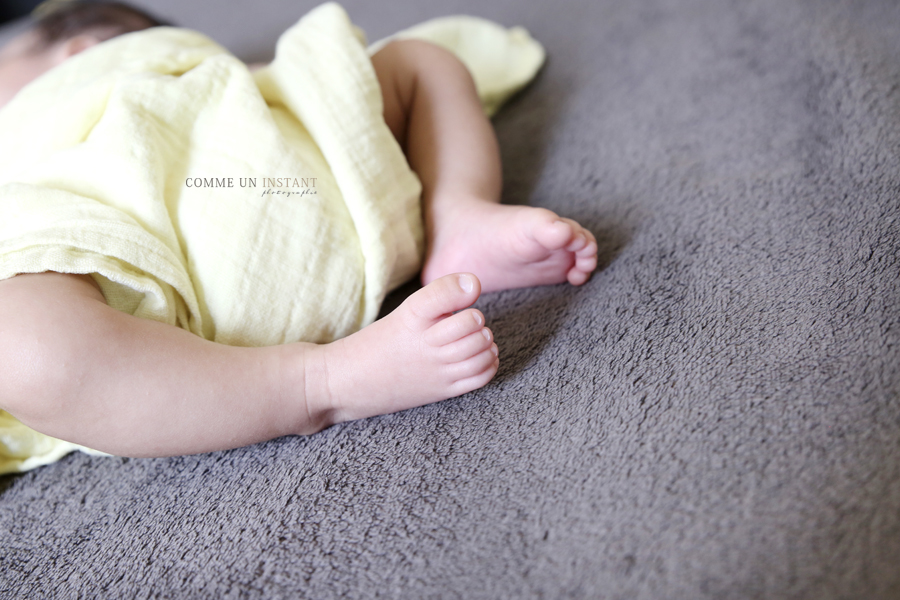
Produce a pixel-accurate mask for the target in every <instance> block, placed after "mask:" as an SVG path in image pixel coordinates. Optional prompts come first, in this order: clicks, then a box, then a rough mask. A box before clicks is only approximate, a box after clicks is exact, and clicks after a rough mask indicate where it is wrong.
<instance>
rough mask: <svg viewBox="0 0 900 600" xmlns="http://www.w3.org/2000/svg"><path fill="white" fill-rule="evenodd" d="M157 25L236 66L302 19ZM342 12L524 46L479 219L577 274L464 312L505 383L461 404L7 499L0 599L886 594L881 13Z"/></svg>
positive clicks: (897, 54)
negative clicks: (552, 213) (534, 57)
mask: <svg viewBox="0 0 900 600" xmlns="http://www.w3.org/2000/svg"><path fill="white" fill-rule="evenodd" d="M143 3H144V4H146V5H149V4H151V3H150V1H149V0H146V1H145V2H143ZM152 4H153V6H154V7H156V10H157V12H159V13H160V14H162V15H163V16H165V17H168V18H172V19H174V20H176V21H179V22H181V23H184V24H186V25H189V26H192V27H195V28H199V29H202V30H205V31H207V32H209V33H211V34H212V35H214V36H215V37H218V38H219V39H221V40H223V41H224V42H225V43H226V44H228V45H230V47H232V48H233V49H234V50H235V51H236V52H238V53H239V54H241V55H243V56H246V57H250V58H260V57H263V56H264V55H265V53H266V51H268V50H270V48H271V42H272V40H273V39H274V37H275V36H276V35H277V33H278V32H279V31H280V30H281V29H283V28H284V27H286V26H287V25H288V24H289V23H290V22H292V21H293V20H294V19H296V18H297V17H299V16H300V14H302V13H303V12H305V10H307V9H308V8H310V6H311V5H310V4H304V5H303V6H296V3H295V2H293V1H291V0H277V1H271V2H266V3H265V4H260V3H255V2H253V1H252V0H242V1H240V2H237V1H235V2H232V3H230V5H229V6H231V7H232V8H231V9H230V10H223V9H222V8H220V7H221V6H222V5H223V3H220V2H214V1H213V0H204V1H202V2H201V1H198V2H194V3H191V4H189V5H188V4H187V3H184V2H180V1H176V0H165V1H163V2H153V3H152ZM262 6H264V7H265V8H264V9H263V8H261V7H262ZM345 6H346V7H347V8H348V10H349V12H350V14H351V16H352V17H353V18H354V20H355V21H356V22H357V23H358V24H359V25H361V26H362V27H363V28H365V29H366V30H367V31H368V33H369V34H370V38H371V39H377V38H378V37H380V36H382V35H385V34H388V33H390V32H392V31H394V30H397V29H400V28H401V27H405V26H407V25H410V24H412V23H415V22H417V21H420V20H423V19H425V18H428V17H431V16H437V15H439V14H449V13H458V12H469V13H474V14H478V15H481V16H485V17H488V18H492V19H495V20H498V21H501V22H503V23H505V24H507V25H513V24H521V25H524V26H526V27H527V28H528V29H529V30H530V31H532V33H533V34H534V35H535V37H536V38H537V39H538V40H540V41H541V42H542V43H544V44H545V45H546V47H547V50H548V53H549V57H550V58H549V62H548V64H547V66H546V68H545V70H544V72H543V74H542V75H541V77H540V78H539V80H538V81H537V82H536V84H535V85H533V86H532V87H531V88H529V89H528V90H526V91H525V92H524V93H523V94H522V95H521V96H520V97H519V98H518V99H517V100H516V101H514V102H513V103H512V104H511V105H510V106H508V107H507V108H506V109H504V111H503V112H502V113H501V114H500V115H498V117H497V118H496V119H495V124H496V127H497V130H498V132H499V136H500V140H501V144H502V148H503V152H504V163H505V177H506V182H507V186H506V196H505V197H506V200H507V201H508V202H522V203H531V204H534V205H540V206H547V207H549V208H552V209H554V210H556V211H558V212H560V213H561V214H563V215H566V216H571V217H574V218H577V219H579V220H581V221H582V222H584V223H585V224H586V225H587V226H589V227H590V228H591V229H592V230H593V231H594V232H595V233H596V234H597V237H598V238H599V239H600V240H601V253H602V259H603V260H602V262H603V269H602V270H601V271H600V272H598V273H597V274H596V275H595V276H594V278H593V279H592V280H591V281H590V282H589V283H588V284H587V285H585V286H584V287H582V288H572V287H568V286H554V287H545V288H540V289H530V290H520V291H510V292H503V293H497V294H492V295H487V296H485V297H483V299H482V300H481V301H480V302H479V307H481V308H482V309H483V310H484V312H485V314H486V315H487V317H488V320H489V324H490V326H491V327H492V328H493V330H494V332H495V334H496V338H497V341H498V344H499V346H500V348H501V358H502V366H501V372H500V374H499V376H498V377H497V379H496V381H494V382H493V383H491V384H490V385H489V386H487V387H486V388H484V389H483V390H480V391H477V392H475V393H471V394H468V395H466V396H464V397H461V398H458V399H454V400H450V401H447V402H443V403H439V404H436V405H432V406H428V407H424V408H421V409H415V410H410V411H407V412H404V413H401V414H396V415H390V416H385V417H380V418H374V419H369V420H366V421H361V422H356V423H351V424H347V425H343V426H338V427H334V428H332V429H330V430H327V431H325V432H322V433H320V434H318V435H315V436H312V437H309V438H299V437H295V438H285V439H280V440H276V441H273V442H270V443H266V444H261V445H258V446H254V447H250V448H245V449H240V450H235V451H231V452H221V453H217V454H211V455H204V456H190V457H182V458H173V459H167V460H127V459H102V458H91V457H88V456H84V455H72V456H70V457H68V458H67V459H65V460H63V461H62V462H60V463H58V464H56V465H53V466H50V467H46V468H42V469H39V470H37V471H34V472H32V473H29V474H27V475H23V476H20V477H17V478H13V479H7V480H6V482H5V484H6V485H7V486H8V488H7V489H6V490H5V491H4V492H3V495H2V496H0V548H2V550H0V552H2V554H0V594H2V595H4V596H5V597H10V598H51V597H52V598H59V597H84V598H94V597H110V598H113V597H115V598H119V597H122V598H125V597H127V598H157V597H158V598H373V597H397V598H467V599H469V598H567V597H571V598H623V599H624V598H648V599H651V598H684V599H695V598H717V599H718V598H809V599H817V600H818V599H831V598H867V599H876V598H900V368H898V367H900V325H898V316H900V289H898V288H900V284H898V280H900V267H898V259H897V255H898V245H900V244H898V240H900V3H897V2H896V1H895V0H884V1H878V0H858V1H852V2H851V1H849V0H848V1H830V0H808V1H804V0H747V1H736V0H734V1H723V0H636V1H633V2H619V1H616V0H602V1H598V0H578V1H571V0H559V1H557V2H546V3H539V2H532V3H528V4H524V3H521V2H518V1H514V0H505V1H503V2H500V1H498V2H491V3H484V2H476V1H475V0H458V1H451V2H438V1H437V0H429V1H427V2H413V1H412V0H403V1H399V2H392V3H391V4H390V7H391V9H395V10H392V11H385V10H384V7H383V6H380V5H378V4H377V3H366V2H363V1H362V0H354V1H352V2H347V3H346V4H345ZM403 6H406V7H408V9H407V10H405V11H400V10H399V8H400V7H403ZM204 12H209V13H210V14H209V16H204Z"/></svg>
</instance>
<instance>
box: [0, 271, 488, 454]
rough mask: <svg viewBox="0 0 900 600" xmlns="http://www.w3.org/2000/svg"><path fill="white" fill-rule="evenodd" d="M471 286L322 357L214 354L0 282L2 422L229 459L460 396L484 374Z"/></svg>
mask: <svg viewBox="0 0 900 600" xmlns="http://www.w3.org/2000/svg"><path fill="white" fill-rule="evenodd" d="M479 292H480V286H479V284H478V280H477V279H476V278H475V277H474V276H472V275H470V274H457V275H450V276H447V277H442V278H440V279H438V280H436V281H434V282H432V283H431V284H429V285H427V286H425V287H424V288H422V289H421V290H419V291H417V292H416V293H414V294H413V295H412V296H410V297H409V298H407V299H406V301H405V302H404V303H403V304H402V305H400V306H399V307H398V308H397V309H396V310H395V311H394V312H392V313H391V314H389V315H388V316H386V317H385V318H383V319H381V320H379V321H376V322H375V323H373V324H372V325H369V326H368V327H366V328H365V329H363V330H362V331H359V332H357V333H355V334H353V335H351V336H349V337H347V338H344V339H342V340H338V341H337V342H333V343H331V344H323V345H316V344H308V343H302V342H300V343H294V344H284V345H280V346H269V347H264V348H242V347H233V346H226V345H223V344H216V343H213V342H210V341H207V340H204V339H201V338H200V337H198V336H196V335H193V334H191V333H189V332H187V331H184V330H183V329H179V328H177V327H174V326H172V325H167V324H164V323H158V322H156V321H151V320H148V319H140V318H137V317H133V316H131V315H128V314H126V313H123V312H120V311H118V310H115V309H113V308H111V307H110V306H108V305H107V304H106V301H105V299H104V297H103V294H102V293H101V291H100V289H99V288H98V287H97V286H96V285H95V284H94V282H93V280H92V279H91V278H89V277H86V276H75V275H64V274H60V273H37V274H29V275H18V276H16V277H12V278H10V279H6V280H3V281H0V375H2V376H0V409H3V410H7V411H9V412H10V413H12V414H13V415H14V416H16V417H17V418H19V419H20V420H21V421H23V422H24V423H25V424H26V425H29V426H31V427H33V428H34V429H36V430H38V431H41V432H43V433H46V434H48V435H51V436H54V437H58V438H62V439H64V440H68V441H71V442H75V443H78V444H82V445H85V446H88V447H90V448H95V449H97V450H104V451H107V452H111V453H113V454H118V455H122V456H168V455H174V454H190V453H195V452H209V451H213V450H224V449H228V448H235V447H238V446H244V445H247V444H252V443H254V442H259V441H262V440H268V439H272V438H275V437H279V436H282V435H289V434H309V433H314V432H316V431H319V430H320V429H322V428H324V427H327V426H328V425H330V424H332V423H336V422H340V421H346V420H348V419H358V418H362V417H370V416H374V415H380V414H385V413H389V412H394V411H399V410H403V409H405V408H411V407H414V406H419V405H422V404H426V403H429V402H435V401H438V400H443V399H445V398H450V397H452V396H457V395H459V394H463V393H465V392H469V391H471V390H474V389H476V388H479V387H481V386H483V385H485V384H486V383H487V382H488V381H490V379H491V378H492V377H493V376H494V375H495V374H496V372H497V367H498V359H497V346H496V345H494V343H493V339H492V336H491V332H490V331H489V330H488V329H487V328H486V327H484V316H483V315H482V314H481V313H480V312H478V311H477V310H475V309H466V307H468V306H470V305H471V304H472V303H473V302H475V300H476V298H477V297H478V294H479Z"/></svg>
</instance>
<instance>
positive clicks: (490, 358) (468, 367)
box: [451, 344, 498, 381]
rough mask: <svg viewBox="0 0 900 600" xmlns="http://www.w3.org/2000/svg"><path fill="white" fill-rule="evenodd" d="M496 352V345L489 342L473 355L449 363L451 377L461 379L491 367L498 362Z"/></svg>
mask: <svg viewBox="0 0 900 600" xmlns="http://www.w3.org/2000/svg"><path fill="white" fill-rule="evenodd" d="M497 354H498V352H497V345H496V344H491V346H490V348H487V349H486V350H483V351H481V352H479V353H478V354H476V355H475V356H473V357H471V358H468V359H466V360H464V361H462V362H458V363H455V364H453V365H451V369H452V376H453V379H455V380H456V381H461V380H464V379H468V378H470V377H474V376H476V375H478V374H479V373H483V372H484V371H487V370H489V369H491V368H492V367H493V365H495V364H496V363H497V362H498V361H497Z"/></svg>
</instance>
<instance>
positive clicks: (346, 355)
mask: <svg viewBox="0 0 900 600" xmlns="http://www.w3.org/2000/svg"><path fill="white" fill-rule="evenodd" d="M480 293H481V285H480V283H479V281H478V278H477V277H475V276H474V275H471V274H468V273H456V274H452V275H447V276H445V277H441V278H440V279H437V280H436V281H434V282H432V283H430V284H428V285H426V286H425V287H423V288H422V289H420V290H418V291H417V292H415V293H414V294H412V295H411V296H410V297H409V298H407V299H406V300H405V301H404V302H403V304H401V305H400V306H399V307H397V309H396V310H394V311H393V312H392V313H390V314H389V315H387V316H386V317H384V318H383V319H380V320H378V321H376V322H374V323H372V324H371V325H369V326H368V327H366V328H364V329H362V330H360V331H358V332H356V333H354V334H353V335H351V336H349V337H346V338H344V339H342V340H338V341H336V342H333V343H332V344H328V345H326V346H320V347H319V348H321V349H322V350H323V351H324V364H323V365H320V367H319V368H324V373H325V378H326V380H327V386H326V387H327V392H326V393H325V394H320V396H322V395H325V396H327V401H328V403H329V408H328V409H327V410H328V411H330V413H331V418H330V419H329V420H330V421H331V422H333V423H337V422H341V421H349V420H352V419H360V418H364V417H370V416H374V415H381V414H387V413H392V412H396V411H400V410H404V409H407V408H412V407H415V406H421V405H423V404H428V403H431V402H437V401H438V400H445V399H447V398H452V397H454V396H459V395H460V394H465V393H466V392H470V391H472V390H475V389H478V388H480V387H482V386H484V385H485V384H486V383H487V382H489V381H490V380H491V379H492V378H493V377H494V375H495V374H496V373H497V369H498V367H499V358H498V350H497V345H496V344H494V340H493V335H492V334H491V330H490V329H488V328H487V327H485V326H484V325H485V322H484V315H483V314H481V312H480V311H479V310H477V309H474V308H468V309H467V307H469V306H471V305H472V303H474V302H475V300H477V299H478V296H479V294H480ZM463 309H466V310H463ZM457 311H460V312H457ZM320 373H321V372H320ZM313 378H314V376H313ZM307 379H308V380H309V379H310V377H309V376H308V378H307Z"/></svg>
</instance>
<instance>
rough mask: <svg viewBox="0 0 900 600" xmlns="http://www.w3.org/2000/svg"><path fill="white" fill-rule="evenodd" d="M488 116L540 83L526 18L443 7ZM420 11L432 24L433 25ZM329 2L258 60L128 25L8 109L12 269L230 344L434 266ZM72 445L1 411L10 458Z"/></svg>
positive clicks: (313, 331) (195, 38)
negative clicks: (517, 20) (479, 15)
mask: <svg viewBox="0 0 900 600" xmlns="http://www.w3.org/2000/svg"><path fill="white" fill-rule="evenodd" d="M426 25H427V27H425V29H424V30H419V31H418V32H417V31H416V28H414V29H413V30H409V32H411V33H410V35H404V34H403V33H401V34H398V36H397V37H418V38H420V39H426V40H427V39H433V41H435V42H436V43H439V44H440V45H443V46H444V47H447V48H449V49H450V50H451V51H456V52H457V54H458V55H459V56H460V58H461V59H462V60H463V62H464V63H465V64H466V65H467V66H468V67H469V69H470V70H471V71H472V73H473V76H474V79H475V80H476V85H477V87H478V89H479V93H480V94H481V96H482V99H483V103H484V106H485V109H486V110H487V111H488V112H489V113H490V112H492V111H493V110H495V109H496V108H497V107H498V106H499V104H500V103H501V102H502V101H503V100H505V99H506V98H507V97H509V95H511V94H512V93H514V92H515V91H516V90H518V89H519V88H521V87H522V86H523V85H525V84H526V83H527V82H528V81H530V80H531V79H532V78H533V77H534V75H535V73H536V72H537V70H538V69H539V68H540V66H541V64H542V62H543V59H544V54H543V49H542V48H541V47H540V45H539V44H537V43H536V42H535V41H534V40H532V39H531V38H530V37H529V36H528V35H527V33H525V32H524V30H521V29H518V28H516V29H513V30H507V29H504V28H502V27H499V26H497V25H495V24H493V23H490V22H488V21H484V20H482V19H475V18H472V17H445V18H442V19H436V20H434V21H432V22H429V23H428V24H426ZM421 27H422V26H420V28H421ZM360 38H361V35H360V34H359V30H357V29H356V28H354V27H353V25H352V24H351V23H350V20H349V19H348V17H347V15H346V13H345V12H344V10H343V9H342V8H341V7H340V6H338V5H337V4H333V3H330V4H324V5H322V6H320V7H318V8H316V9H315V10H313V11H312V12H310V13H309V14H308V15H306V16H305V17H304V18H303V19H301V20H300V21H299V22H298V23H297V24H296V25H294V26H293V27H292V28H291V29H289V30H288V31H287V32H285V33H284V34H283V35H282V37H281V38H280V39H279V41H278V45H277V48H276V56H275V60H274V61H273V62H272V63H271V64H270V65H268V66H267V67H265V68H263V69H261V70H259V71H257V72H256V73H252V74H251V73H250V72H249V71H248V69H247V68H246V66H245V65H244V64H243V63H242V62H240V61H239V60H237V59H236V58H234V57H233V56H232V55H231V54H229V53H228V52H227V51H226V50H225V49H224V48H222V47H221V46H219V45H217V44H216V43H214V42H213V41H211V40H210V39H209V38H207V37H205V36H203V35H201V34H199V33H196V32H193V31H189V30H185V29H178V28H171V27H160V28H153V29H149V30H145V31H141V32H136V33H131V34H127V35H124V36H121V37H118V38H114V39H112V40H110V41H108V42H104V43H103V44H100V45H98V46H96V47H94V48H91V49H89V50H87V51H85V52H83V53H82V54H79V55H77V56H75V57H73V58H71V59H69V60H68V61H66V62H65V63H63V64H62V65H60V66H59V67H56V68H55V69H53V70H52V71H50V72H49V73H47V74H45V75H44V76H42V77H41V78H39V79H38V80H36V81H35V82H33V83H32V84H30V85H29V86H27V87H26V88H25V89H23V90H22V91H21V92H20V93H19V94H18V95H17V96H16V97H15V98H14V99H13V101H12V102H11V103H10V104H9V105H7V106H6V107H5V108H4V109H3V110H2V111H0V139H2V140H3V144H2V146H0V211H2V218H0V280H2V279H6V278H9V277H12V276H14V275H16V274H19V273H40V272H44V271H58V272H62V273H89V274H92V276H93V277H94V279H95V280H96V281H97V283H98V284H99V285H100V288H101V290H102V291H103V294H104V296H105V298H106V300H107V302H108V304H109V305H110V306H112V307H113V308H116V309H118V310H122V311H124V312H127V313H129V314H132V315H135V316H138V317H143V318H148V319H153V320H156V321H161V322H163V323H168V324H170V325H175V326H178V327H182V328H184V329H187V330H189V331H191V332H193V333H195V334H196V335H199V336H202V337H204V338H205V339H209V340H213V341H216V342H220V343H224V344H231V345H242V346H265V345H273V344H281V343H287V342H292V341H299V340H303V341H310V342H318V343H325V342H329V341H332V340H334V339H338V338H340V337H343V336H346V335H349V334H350V333H352V332H354V331H356V330H358V329H360V328H362V327H364V326H365V325H367V324H369V323H371V322H372V321H373V320H374V319H375V317H376V315H377V314H378V310H379V308H380V306H381V302H382V300H383V299H384V296H385V295H386V293H387V292H388V291H389V290H390V289H391V288H392V287H394V286H396V285H398V284H400V283H402V282H403V281H404V280H406V279H408V278H410V277H412V276H413V275H414V274H415V273H416V272H417V270H418V269H419V268H420V261H421V257H422V252H423V233H422V225H421V216H420V208H419V196H420V193H421V186H420V183H419V181H418V179H417V177H416V176H415V174H414V173H413V172H412V171H411V169H410V168H409V165H408V164H407V162H406V159H405V157H404V155H403V152H402V150H401V148H400V147H399V145H398V144H397V142H396V140H395V139H394V137H393V136H392V134H391V132H390V130H389V129H388V127H387V125H386V124H385V122H384V120H383V117H382V101H381V92H380V89H379V86H378V81H377V79H376V77H375V73H374V70H373V68H372V64H371V62H370V60H369V53H370V52H374V51H375V49H376V48H377V47H379V46H377V45H376V46H373V47H372V48H371V49H370V51H369V52H367V49H366V47H365V45H364V41H363V40H361V39H360ZM73 449H83V448H80V447H79V446H76V445H74V444H70V443H68V442H63V441H60V440H55V439H54V438H50V437H48V436H44V435H42V434H39V433H37V432H34V431H32V430H30V429H29V428H27V427H25V426H24V425H22V424H21V423H19V422H18V421H16V420H15V419H14V418H13V417H12V416H11V415H9V414H8V413H5V412H3V411H0V473H3V472H11V471H24V470H28V469H31V468H34V467H36V466H40V465H43V464H47V463H50V462H53V461H55V460H58V459H59V458H60V457H61V456H63V455H64V454H65V453H67V452H69V451H71V450H73Z"/></svg>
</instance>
